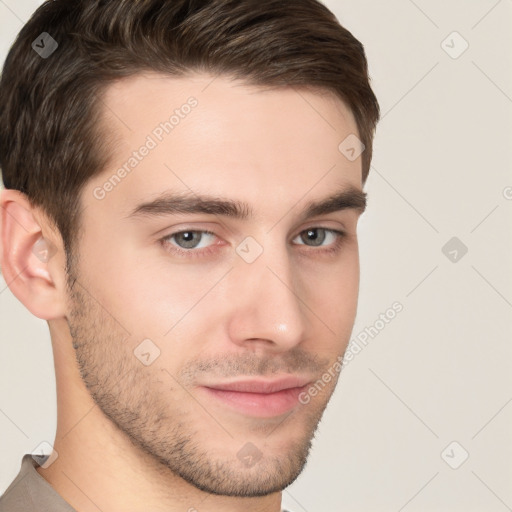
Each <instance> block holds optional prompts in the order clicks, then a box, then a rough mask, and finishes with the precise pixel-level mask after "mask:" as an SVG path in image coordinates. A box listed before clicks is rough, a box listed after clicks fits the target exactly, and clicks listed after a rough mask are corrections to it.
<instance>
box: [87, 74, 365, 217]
mask: <svg viewBox="0 0 512 512" xmlns="http://www.w3.org/2000/svg"><path fill="white" fill-rule="evenodd" d="M102 104H103V106H104V108H103V118H102V123H103V124H104V126H105V128H106V130H107V132H108V134H109V138H112V139H113V140H114V141H115V143H114V144H112V157H111V161H110V164H109V166H108V168H107V169H105V170H104V171H103V172H102V173H101V174H100V175H98V176H96V177H95V178H94V179H93V180H92V181H91V183H90V184H89V187H88V188H89V198H86V200H87V199H89V200H90V199H91V198H90V196H91V192H92V189H93V188H94V187H98V186H100V187H103V185H104V184H105V183H107V181H108V180H109V179H110V178H112V177H113V178H114V179H113V180H110V181H111V182H112V183H113V185H112V186H108V187H107V188H108V193H107V195H106V197H105V201H102V203H103V205H105V203H107V204H110V205H112V206H116V207H118V208H120V209H122V211H123V212H124V213H126V212H127V211H128V208H129V206H130V205H133V203H134V202H135V201H140V200H141V199H144V198H150V197H151V196H154V195H157V194H159V193H161V192H162V191H163V190H168V189H172V190H177V191H183V192H194V191H197V192H205V191H207V192H208V193H210V194H216V195H218V196H223V197H235V195H236V198H237V199H241V200H245V201H247V202H248V203H251V204H254V203H259V204H261V205H265V202H262V201H263V199H266V200H268V206H270V205H271V204H272V203H271V202H270V199H272V198H274V199H275V200H276V201H278V200H279V199H280V202H281V205H283V204H284V203H285V201H284V199H285V198H286V197H287V196H288V197H290V199H291V200H295V202H296V201H297V200H298V199H299V198H300V197H301V196H304V195H306V194H309V191H312V189H315V191H316V192H314V191H312V192H311V193H312V194H313V196H312V197H309V199H314V197H315V193H316V195H318V194H323V192H327V191H329V189H332V188H333V187H336V188H338V189H339V188H342V187H343V186H345V185H347V186H350V185H352V186H354V187H356V188H360V187H361V159H360V158H358V159H356V160H354V161H350V160H348V159H347V158H346V157H345V156H344V155H343V154H342V153H341V152H340V150H339V145H340V143H341V142H342V141H343V140H344V139H345V138H346V137H347V136H349V135H351V134H357V125H356V122H355V119H354V116H353V114H352V113H351V111H350V110H349V109H348V108H347V107H346V105H345V104H344V103H343V102H342V101H341V100H340V99H339V98H337V97H335V96H334V95H333V94H331V93H328V92H325V91H323V92H322V91H318V90H316V91H313V90H307V89H304V88H300V89H298V88H293V87H284V88H283V87H281V88H269V87H260V86H254V85H248V84H246V83H244V82H241V81H239V80H232V79H230V78H228V77H219V76H218V77H213V76H211V75H205V74H190V75H187V76H185V77H180V78H176V77H170V76H167V75H161V74H156V73H145V74H141V75H137V76H134V77H130V78H128V79H123V80H120V81H118V82H116V83H114V84H111V85H110V86H109V87H108V89H107V90H106V92H105V95H104V97H103V98H102ZM123 169H124V170H123ZM120 170H122V171H121V172H119V171H120ZM115 175H121V177H120V178H119V176H117V177H116V176H115ZM270 194H271V195H272V197H271V195H270ZM324 195H325V194H324ZM241 196H244V197H241ZM276 204H277V203H276ZM281 208H282V206H281Z"/></svg>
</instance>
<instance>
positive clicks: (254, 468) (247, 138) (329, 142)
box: [67, 74, 361, 496]
mask: <svg viewBox="0 0 512 512" xmlns="http://www.w3.org/2000/svg"><path fill="white" fill-rule="evenodd" d="M190 98H193V99H190ZM104 104H105V120H106V122H107V124H108V126H109V127H110V130H111V131H112V133H114V134H115V135H116V137H117V139H118V142H117V144H116V145H115V147H114V150H113V151H114V152H113V158H112V164H111V166H109V168H108V169H106V170H105V171H104V172H103V173H102V174H101V175H99V176H97V177H95V178H94V179H93V180H91V181H90V182H88V183H87V186H86V187H85V188H84V190H83V192H82V196H81V206H82V226H83V233H84V235H83V237H82V238H81V240H80V244H79V247H77V253H78V254H79V261H78V263H77V265H76V266H75V267H74V268H73V273H72V275H71V276H70V282H73V280H74V279H76V281H74V284H73V286H72V290H71V293H70V303H69V314H68V315H67V317H68V321H69V327H70V332H71V334H72V336H73V338H74V343H75V348H76V355H77V358H78V361H79V365H80V370H81V375H82V378H83V380H84V382H85V384H86V386H87V388H88V389H89V391H90V393H91V395H92V397H93V398H94V400H95V401H96V403H97V404H98V405H99V407H100V408H101V410H102V411H103V412H104V414H105V415H106V416H107V417H108V418H110V419H111V420H112V421H113V422H114V424H116V425H117V427H118V428H119V429H120V431H121V432H123V433H124V434H126V435H128V437H129V438H130V439H131V441H132V442H133V443H134V445H135V446H136V447H137V448H139V449H142V451H143V453H144V454H145V455H149V456H150V457H151V458H152V459H153V460H155V461H157V462H158V463H161V464H162V465H163V466H164V467H166V468H168V469H170V470H171V471H172V472H173V473H175V474H177V475H179V476H181V477H182V478H184V479H185V480H186V481H188V482H190V483H192V484H193V485H195V486H196V487H198V488H200V489H203V490H206V491H208V492H211V493H215V494H225V495H238V496H258V495H264V494H269V493H271V492H275V491H277V490H281V489H283V488H284V487H286V486H287V485H289V484H290V483H291V482H292V481H293V480H294V479H295V478H296V477H297V476H298V474H299V473H300V471H301V470H302V468H303V466H304V464H305V461H306V458H307V454H308V451H309V449H310V446H311V439H312V437H313V434H314V432H315V429H316V427H317V424H318V422H319V421H320V418H321V416H322V413H323V411H324V409H325V406H326V405H327V402H328V400H329V398H330V396H331V394H332V392H333V390H334V386H335V381H336V378H331V379H328V378H325V379H324V381H323V382H324V384H323V387H322V389H321V390H320V391H318V392H317V393H313V395H315V396H310V395H309V394H308V389H310V388H311V385H312V384H313V383H315V382H316V381H317V380H318V379H322V376H324V377H325V375H326V374H328V375H329V373H328V372H329V371H330V375H331V376H332V374H333V368H334V367H336V365H335V363H336V361H337V359H338V357H339V356H341V355H342V354H343V352H344V350H345V347H346V345H347V343H348V340H349V337H350V333H351V331H352V326H353V322H354V318H355V313H356V305H357V295H358V284H359V260H358V245H357V238H356V227H357V221H358V217H359V215H360V211H358V210H357V209H356V208H353V207H349V208H342V209H338V208H334V209H333V208H330V209H329V210H328V211H327V212H326V211H325V210H324V211H323V212H320V211H316V212H313V213H314V215H312V216H306V213H307V212H306V209H307V207H308V206H309V205H310V203H317V202H321V201H324V200H325V199H327V198H329V197H331V196H333V195H335V194H338V193H341V192H343V191H347V190H350V189H352V190H354V189H355V190H358V191H360V190H361V159H360V158H358V159H357V160H353V161H351V160H350V159H347V158H346V157H345V156H344V155H343V154H342V153H341V152H340V151H339V149H338V146H339V144H340V142H341V141H343V140H344V139H345V138H346V137H347V136H348V135H350V134H356V133H357V128H356V124H355V121H354V118H353V116H352V114H351V113H350V112H349V110H348V109H347V108H346V107H345V106H344V105H343V104H342V102H341V101H339V100H337V99H334V98H333V97H332V96H327V95H320V94H319V93H312V92H306V91H304V90H302V91H297V90H294V89H292V88H286V89H279V90H277V89H275V90H263V89H260V88H256V87H249V86H247V85H242V84H241V83H240V82H231V81H229V80H228V79H226V78H216V79H215V80H213V82H212V77H210V76H201V75H194V76H190V77H187V78H182V79H176V78H170V77H164V76H162V75H156V74H147V75H143V76H142V75H141V76H138V77H135V78H131V79H127V80H122V81H120V82H118V83H117V84H115V85H113V86H110V87H109V89H108V91H107V95H106V97H105V98H104ZM185 105H188V106H185ZM175 110H176V111H177V112H175ZM173 114H174V118H172V119H171V120H170V118H171V116H172V115H173ZM169 120H170V121H169ZM166 122H167V123H168V124H167V125H165V123H166ZM160 123H164V124H163V125H161V124H160ZM159 128H160V129H159ZM141 146H145V147H146V148H147V151H146V150H143V149H142V150H141V149H140V148H141ZM133 151H137V156H133ZM130 158H132V160H130ZM123 166H124V171H125V172H119V171H118V169H120V168H122V167H123ZM113 175H115V176H116V177H115V178H112V176H113ZM109 183H110V184H109ZM164 194H168V195H170V194H174V195H176V194H177V195H179V196H180V198H181V200H186V201H196V202H197V199H198V198H199V197H200V196H201V199H203V196H210V199H214V200H222V201H231V202H236V203H238V204H239V210H240V211H239V213H242V214H245V215H240V216H238V215H234V213H235V212H234V211H232V209H229V208H226V207H224V208H221V207H219V206H216V208H215V209H213V210H209V212H207V211H203V212H201V211H199V212H198V211H195V210H194V211H192V209H191V208H189V210H188V211H186V212H185V211H183V212H180V211H177V210H173V209H172V208H173V207H176V206H177V205H179V204H181V203H179V202H178V201H174V202H173V201H171V202H170V203H165V202H160V203H158V204H156V205H155V204H153V205H152V206H147V205H146V206H145V207H141V208H139V206H140V205H141V204H143V203H151V202H153V201H155V200H156V199H162V196H163V195H164ZM198 204H199V205H202V206H203V207H204V206H210V207H213V206H215V204H214V203H208V202H206V201H199V202H198ZM243 205H247V206H246V207H245V206H243ZM185 206H186V204H185ZM189 206H190V205H189ZM196 206H197V205H196ZM169 207H171V208H169ZM135 210H137V212H136V213H133V212H134V211H135ZM332 210H334V211H332ZM205 231H210V232H211V233H212V234H207V233H204V232H205ZM337 231H341V232H343V233H345V235H344V236H343V237H341V236H340V235H338V234H337ZM333 365H334V366H333ZM336 377H337V374H336ZM320 387H321V386H317V390H318V389H319V388H320ZM299 396H302V399H301V400H299ZM306 396H307V400H305V399H304V397H306ZM306 402H307V403H306Z"/></svg>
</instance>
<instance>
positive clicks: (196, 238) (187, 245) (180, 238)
mask: <svg viewBox="0 0 512 512" xmlns="http://www.w3.org/2000/svg"><path fill="white" fill-rule="evenodd" d="M204 235H206V237H205V236H204ZM209 237H210V238H214V237H215V233H213V232H212V231H205V230H201V231H193V230H187V231H178V232H177V233H172V234H170V235H167V236H166V237H164V238H163V239H162V241H165V242H168V241H169V240H173V239H174V240H175V241H176V244H177V246H178V250H186V249H202V248H204V247H205V245H204V244H203V245H200V243H201V242H203V241H204V239H205V238H206V239H208V238H209ZM173 245H174V244H173Z"/></svg>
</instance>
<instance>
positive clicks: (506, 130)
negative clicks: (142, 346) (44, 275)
mask: <svg viewBox="0 0 512 512" xmlns="http://www.w3.org/2000/svg"><path fill="white" fill-rule="evenodd" d="M40 3H41V2H39V1H35V0H34V1H30V0H0V34H1V36H0V56H1V58H2V62H3V60H4V58H5V54H6V52H7V49H8V47H9V45H10V43H11V41H12V40H13V38H14V36H15V35H16V33H17V32H18V31H19V30H20V28H21V27H22V24H23V23H24V22H25V21H26V20H27V19H28V17H29V16H30V14H31V13H32V11H33V10H34V9H35V7H36V6H37V5H39V4H40ZM325 3H326V4H327V5H328V6H329V7H330V8H331V9H333V10H334V12H335V13H336V14H337V16H338V17H339V19H340V21H341V22H342V24H344V25H346V26H347V28H348V29H349V30H350V31H351V32H352V33H353V34H354V35H355V36H356V37H357V38H359V39H360V40H361V41H362V42H363V44H364V45H365V48H366V51H367V55H368V59H369V64H370V70H371V75H372V77H373V85H374V88H375V92H376V94H377V96H378V98H379V101H380V104H381V108H382V113H383V119H382V121H381V122H380V125H379V129H378V133H377V137H376V141H375V156H374V160H373V168H372V171H371V173H370V177H369V179H368V183H367V186H366V189H365V190H366V191H367V192H368V195H369V198H368V199H369V208H368V210H367V212H366V213H365V214H364V215H363V217H362V219H361V223H360V247H361V272H362V275H361V294H360V305H359V311H358V317H357V321H356V325H355V326H354V331H353V335H354V337H356V336H357V335H358V334H360V333H361V332H363V331H364V330H365V328H369V327H370V326H373V325H374V324H375V322H376V321H377V320H378V319H379V315H380V314H381V313H384V312H385V311H386V310H387V309H388V308H390V307H391V305H392V304H393V303H394V302H396V301H398V302H400V303H401V304H402V305H403V311H401V312H400V313H399V314H397V315H396V317H395V318H394V319H393V320H392V321H391V322H390V323H389V324H387V325H385V327H384V328H381V329H378V328H377V331H378V333H377V335H374V337H373V338H371V337H369V342H368V344H367V346H366V347H364V348H363V349H362V350H361V351H360V352H359V353H358V354H357V355H356V356H355V357H354V359H353V360H352V361H351V362H350V363H349V364H348V366H347V367H346V368H345V369H344V370H343V372H342V375H341V377H340V383H339V386H338V389H337V391H336V393H335V395H334V397H333V399H332V401H331V404H330V406H329V408H328V411H327V412H326V414H325V416H324V419H323V421H322V423H321V426H320V429H319V432H318V435H317V438H316V440H315V443H314V450H313V452H312V454H311V457H310V459H309V463H308V465H307V467H306V470H305V471H304V473H303V474H302V475H301V476H300V477H299V479H298V480H297V481H296V482H295V483H294V484H293V485H292V486H291V487H290V488H289V489H287V490H286V491H285V492H284V505H286V506H288V507H289V508H290V509H291V510H293V511H294V512H304V511H307V512H313V511H320V510H321V511H323V512H340V511H342V510H343V511H354V512H356V511H357V512H359V511H369V510H379V511H381V512H385V511H396V512H399V511H402V510H405V511H410V512H419V511H437V512H440V511H452V512H453V511H465V512H469V511H475V512H476V511H479V512H481V511H486V512H502V511H505V510H511V509H512V442H511V437H512V403H511V402H512V378H511V370H512V343H511V341H512V339H511V338H512V336H511V334H512V269H511V261H510V260H511V256H512V172H511V164H512V139H511V133H512V52H511V48H512V30H511V28H512V27H511V24H512V1H511V0H500V1H497V0H473V1H467V0H458V1H455V0H430V1H427V0H415V1H414V2H413V1H412V0H409V1H408V0H387V1H386V2H381V1H378V0H372V1H369V0H328V1H326V2H325ZM454 31H456V32H457V33H458V34H453V32H454ZM443 41H444V43H443ZM466 44H468V45H469V46H468V48H467V49H466V50H465V51H464V52H463V53H461V54H460V55H459V53H460V52H461V50H463V49H464V47H465V45H466ZM454 57H456V58H454ZM507 187H510V188H507ZM453 237H457V239H458V241H457V240H456V241H455V243H456V244H459V249H456V248H455V249H456V250H457V251H458V252H457V257H458V260H457V261H455V262H454V261H451V259H453V258H454V257H455V253H454V252H453V249H454V247H455V246H454V247H448V249H446V250H445V252H446V253H447V255H445V253H444V252H443V250H442V248H443V247H444V245H445V244H446V243H447V242H448V241H449V240H450V239H452V238H453ZM461 243H463V244H464V245H465V246H466V247H467V249H468V252H467V254H465V255H464V256H461V254H462V253H461V250H460V247H461ZM450 251H452V252H451V253H450ZM379 325H380V324H379ZM379 325H378V326H379ZM0 333H1V344H0V347H1V357H0V432H1V436H0V461H1V463H0V492H3V490H5V488H6V487H7V486H8V484H9V483H10V481H11V480H12V479H13V478H14V476H15V475H16V474H17V472H18V470H19V465H20V461H21V456H22V455H23V454H24V453H29V452H31V451H32V450H33V449H34V448H35V447H36V446H38V445H39V444H40V443H41V442H42V441H45V440H46V441H48V442H50V443H52V442H53V439H54V435H55V427H56V423H55V418H56V401H55V379H54V373H53V366H52V364H53V362H52V354H51V347H50V338H49V334H48V329H47V326H46V323H45V322H44V321H42V320H39V319H37V318H35V317H33V316H32V315H31V314H30V313H29V312H28V311H27V310H26V309H25V308H24V306H22V305H21V304H20V303H19V302H18V301H17V300H16V299H15V298H14V296H13V295H12V294H11V293H10V290H9V289H8V288H7V287H6V284H5V282H3V281H2V280H1V278H0ZM373 333H375V331H373ZM454 441H455V442H456V443H457V444H451V443H452V442H454ZM447 447H448V449H446V448H447ZM466 452H467V454H468V458H467V460H465V462H464V463H463V464H462V465H460V466H459V467H458V468H457V469H454V468H452V467H451V466H454V467H455V466H457V465H458V464H460V462H461V461H462V460H463V458H464V456H465V455H466ZM450 464H451V466H450Z"/></svg>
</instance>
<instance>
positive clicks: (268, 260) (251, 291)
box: [230, 236, 307, 349]
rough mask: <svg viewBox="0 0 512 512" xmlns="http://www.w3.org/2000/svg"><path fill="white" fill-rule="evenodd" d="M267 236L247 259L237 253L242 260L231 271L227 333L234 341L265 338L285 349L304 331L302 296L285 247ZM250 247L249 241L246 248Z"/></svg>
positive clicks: (298, 339) (298, 338) (305, 319)
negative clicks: (232, 304)
mask: <svg viewBox="0 0 512 512" xmlns="http://www.w3.org/2000/svg"><path fill="white" fill-rule="evenodd" d="M271 238H272V237H270V236H269V237H267V243H266V245H265V247H261V249H260V254H259V256H257V257H256V259H254V260H253V261H251V262H250V263H249V262H248V261H245V260H244V258H243V256H241V259H242V260H243V261H238V263H237V266H236V268H235V269H234V271H233V273H232V276H231V277H232V279H233V282H234V283H235V284H234V286H235V291H234V297H235V298H234V302H235V304H236V306H235V308H234V310H233V317H232V319H231V320H232V321H231V323H230V329H231V337H232V339H233V340H237V342H238V343H245V342H247V341H248V340H266V341H267V342H273V343H274V344H275V345H276V346H279V347H281V348H282V349H289V348H291V347H293V346H294V345H296V344H298V343H300V342H301V341H302V339H303V337H304V335H305V330H306V325H307V318H306V317H305V308H304V305H303V304H302V302H301V301H302V300H304V299H303V298H301V297H300V293H301V291H300V289H299V288H300V282H299V276H298V275H297V273H296V272H295V271H294V266H293V262H292V261H291V260H290V255H289V252H288V250H287V247H286V246H285V245H284V244H276V243H273V244H271ZM249 243H251V242H250V241H249ZM241 245H242V244H241ZM239 249H240V248H238V249H237V252H239ZM242 249H243V245H242ZM246 249H247V247H246ZM254 249H255V247H254V246H253V247H251V246H250V245H249V247H248V252H250V251H251V250H254ZM239 254H240V252H239ZM242 254H243V253H242ZM246 254H247V253H246Z"/></svg>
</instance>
